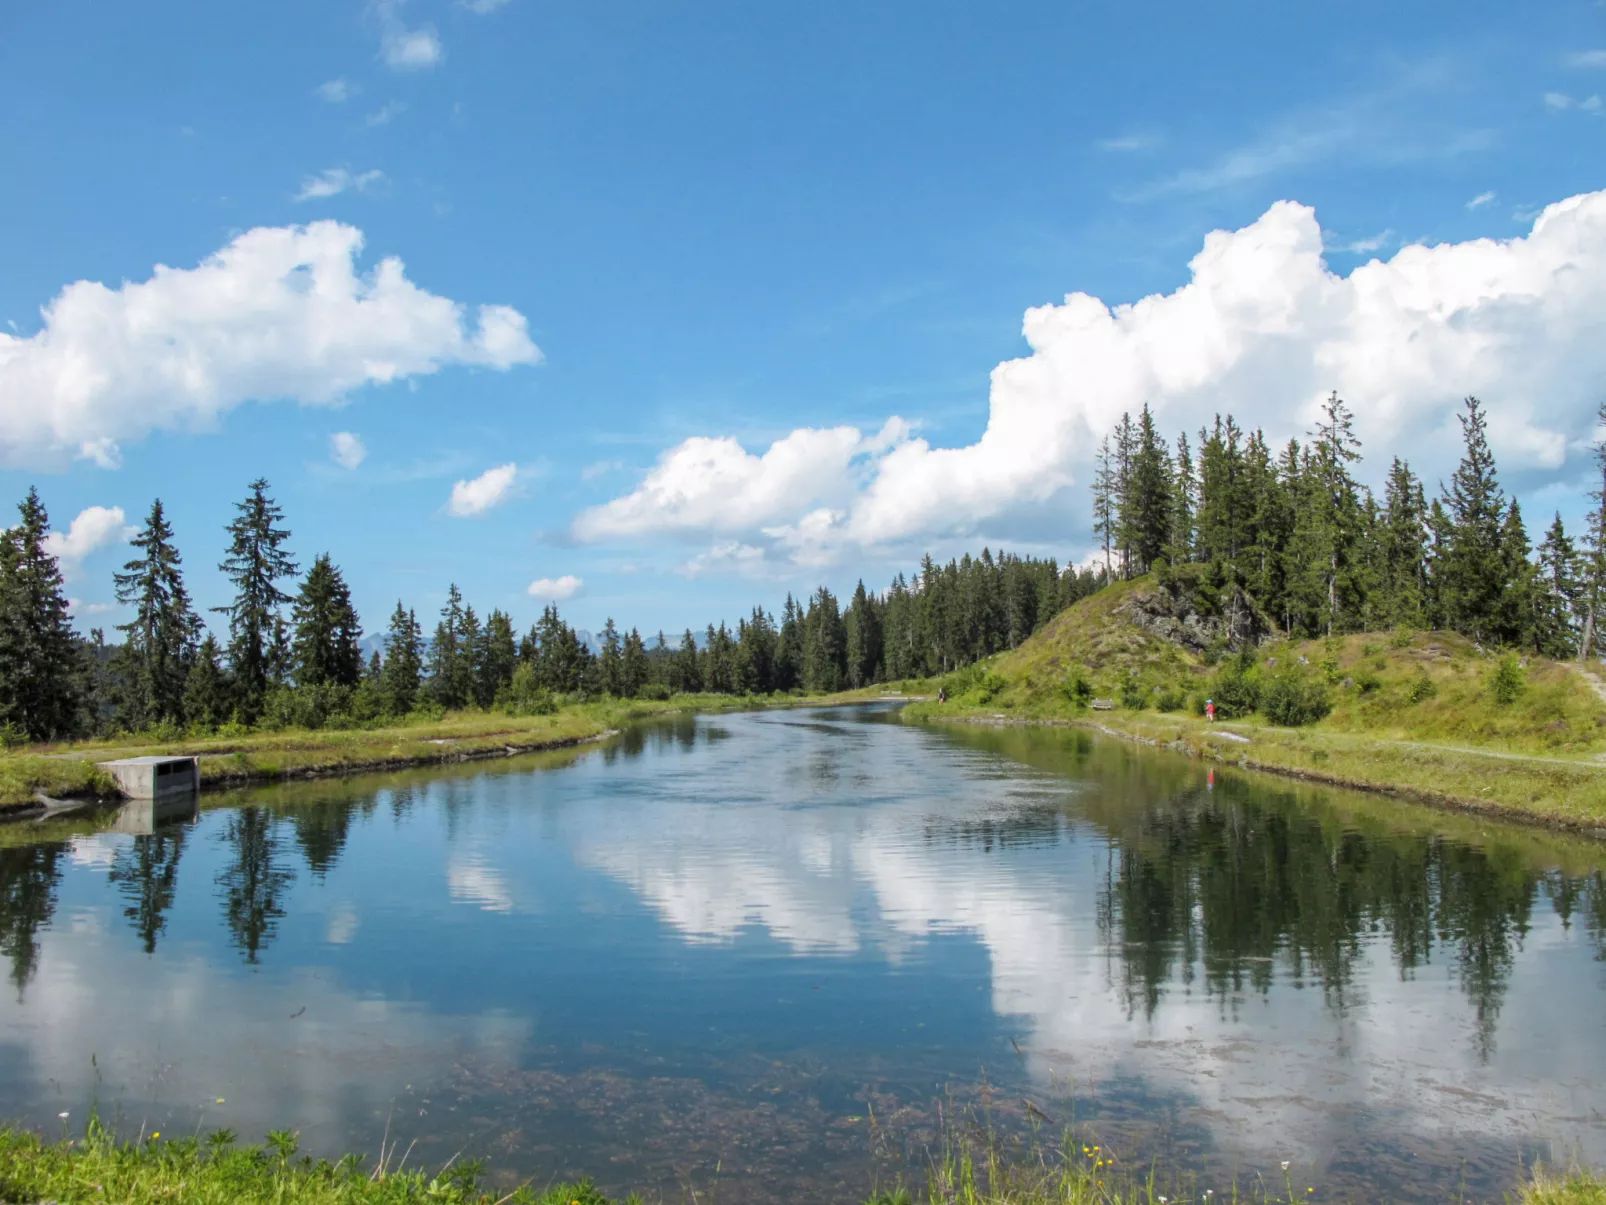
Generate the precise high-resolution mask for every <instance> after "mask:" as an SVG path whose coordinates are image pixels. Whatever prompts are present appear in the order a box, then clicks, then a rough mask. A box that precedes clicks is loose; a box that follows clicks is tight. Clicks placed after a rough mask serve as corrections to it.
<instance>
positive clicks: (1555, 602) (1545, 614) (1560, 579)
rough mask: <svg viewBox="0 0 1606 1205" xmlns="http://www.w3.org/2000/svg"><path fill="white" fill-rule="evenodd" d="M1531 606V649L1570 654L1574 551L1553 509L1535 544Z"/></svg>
mask: <svg viewBox="0 0 1606 1205" xmlns="http://www.w3.org/2000/svg"><path fill="white" fill-rule="evenodd" d="M1536 585H1537V592H1536V599H1535V606H1534V625H1533V636H1534V651H1535V652H1537V653H1539V654H1540V655H1541V656H1544V657H1553V658H1556V659H1558V660H1559V659H1561V658H1564V657H1571V656H1572V655H1573V654H1574V653H1576V652H1577V650H1578V627H1577V614H1578V612H1577V608H1578V601H1579V594H1580V589H1579V582H1578V554H1577V552H1576V551H1575V550H1574V548H1573V542H1572V540H1571V538H1569V537H1568V535H1567V529H1566V527H1565V526H1563V524H1562V521H1561V514H1560V512H1557V514H1556V518H1555V520H1554V521H1553V522H1552V523H1551V525H1550V530H1549V531H1547V532H1546V533H1545V542H1544V543H1543V544H1541V545H1540V546H1539V564H1538V566H1537V580H1536Z"/></svg>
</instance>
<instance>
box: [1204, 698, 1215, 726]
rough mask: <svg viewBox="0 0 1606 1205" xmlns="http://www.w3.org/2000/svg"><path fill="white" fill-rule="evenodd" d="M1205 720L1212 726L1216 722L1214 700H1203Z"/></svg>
mask: <svg viewBox="0 0 1606 1205" xmlns="http://www.w3.org/2000/svg"><path fill="white" fill-rule="evenodd" d="M1205 719H1207V720H1209V721H1210V722H1211V723H1212V724H1214V723H1215V722H1216V704H1215V700H1214V699H1206V700H1205Z"/></svg>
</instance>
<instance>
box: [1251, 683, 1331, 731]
mask: <svg viewBox="0 0 1606 1205" xmlns="http://www.w3.org/2000/svg"><path fill="white" fill-rule="evenodd" d="M1332 709H1333V701H1332V699H1330V698H1329V697H1328V694H1327V687H1325V686H1324V685H1322V684H1321V683H1320V682H1315V681H1312V680H1311V679H1309V678H1306V677H1304V676H1303V675H1300V674H1280V675H1278V676H1277V677H1276V678H1273V679H1272V680H1271V682H1270V683H1268V684H1267V685H1266V687H1265V688H1264V689H1263V690H1261V692H1260V710H1261V713H1262V714H1263V715H1265V717H1266V718H1267V719H1268V720H1270V721H1271V722H1272V723H1273V724H1281V725H1283V727H1285V728H1298V727H1299V726H1300V725H1302V724H1314V723H1315V722H1316V721H1317V720H1319V719H1321V718H1322V717H1324V716H1325V715H1327V713H1328V712H1330V711H1331V710H1332Z"/></svg>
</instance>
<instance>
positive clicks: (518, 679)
mask: <svg viewBox="0 0 1606 1205" xmlns="http://www.w3.org/2000/svg"><path fill="white" fill-rule="evenodd" d="M496 705H497V706H498V707H500V708H501V709H502V710H503V711H505V712H507V714H508V715H551V714H552V713H553V712H555V711H556V710H557V709H558V701H557V700H556V699H555V698H553V697H552V692H551V691H550V690H548V689H547V688H546V687H544V686H542V685H541V684H540V681H539V680H538V679H537V678H536V676H535V667H534V666H533V665H529V664H524V665H520V666H519V667H518V668H517V669H515V670H514V671H513V681H511V682H509V683H508V684H507V685H506V686H504V687H503V688H502V689H501V690H499V691H497V692H496Z"/></svg>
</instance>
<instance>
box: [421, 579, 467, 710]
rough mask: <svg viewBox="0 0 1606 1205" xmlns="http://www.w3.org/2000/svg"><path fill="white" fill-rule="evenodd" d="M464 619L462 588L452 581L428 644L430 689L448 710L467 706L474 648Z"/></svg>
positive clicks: (465, 618) (465, 615)
mask: <svg viewBox="0 0 1606 1205" xmlns="http://www.w3.org/2000/svg"><path fill="white" fill-rule="evenodd" d="M466 620H467V612H466V611H465V610H464V608H463V592H462V591H461V590H459V589H458V588H457V583H456V582H453V583H452V584H451V585H450V586H449V587H447V590H446V605H445V606H444V607H442V608H441V618H440V622H439V623H437V624H436V625H435V638H434V639H433V640H432V641H430V646H429V693H430V695H431V696H432V697H433V698H434V700H435V701H436V702H437V703H439V704H440V705H441V706H442V707H444V708H446V709H447V710H452V709H455V708H459V707H467V706H468V704H469V701H470V693H471V691H472V689H473V674H474V670H473V664H474V662H473V657H474V650H473V648H472V647H471V646H470V644H469V642H468V639H467V636H468V633H467V630H466Z"/></svg>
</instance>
